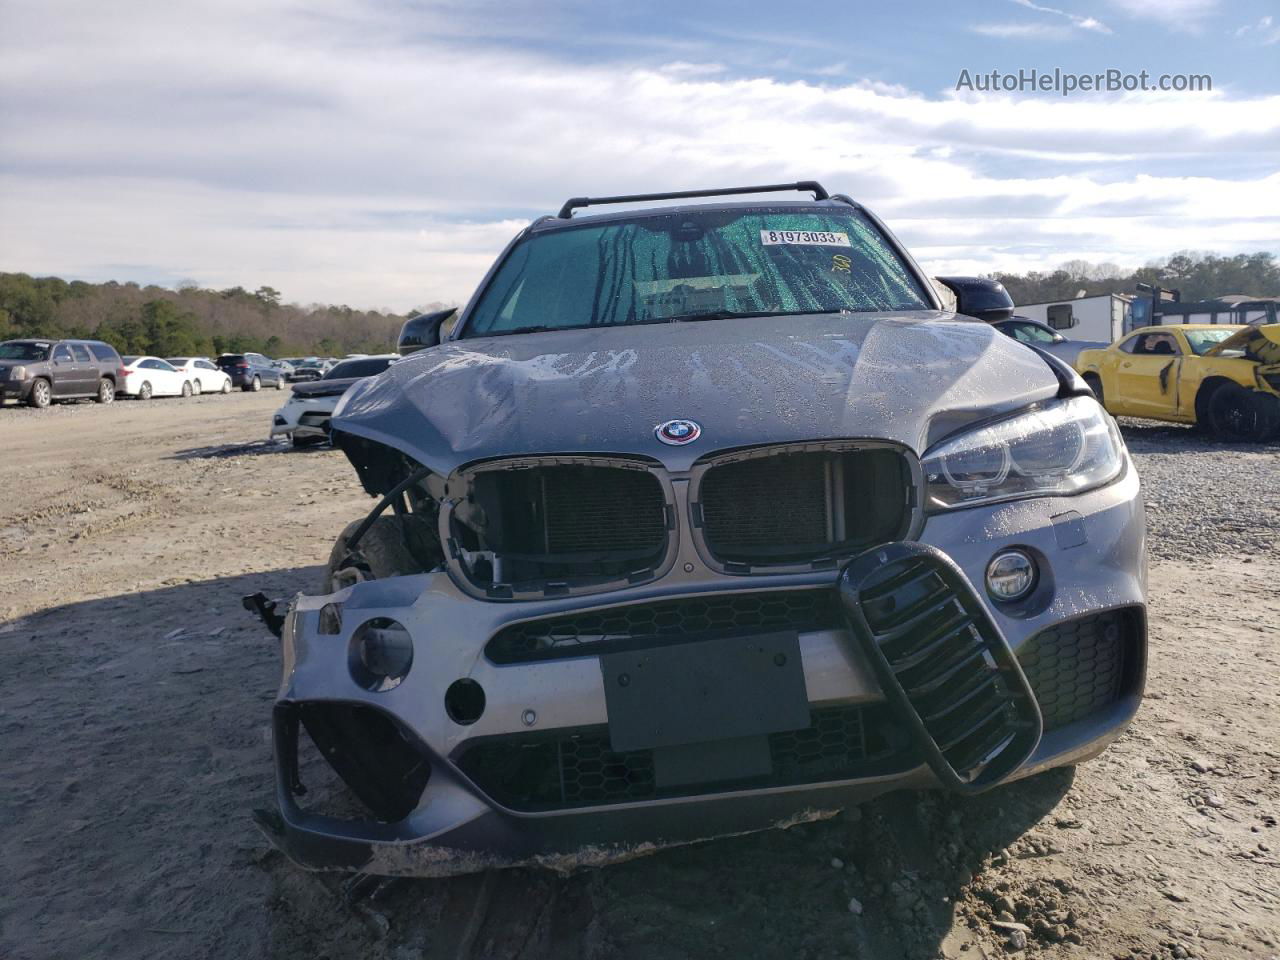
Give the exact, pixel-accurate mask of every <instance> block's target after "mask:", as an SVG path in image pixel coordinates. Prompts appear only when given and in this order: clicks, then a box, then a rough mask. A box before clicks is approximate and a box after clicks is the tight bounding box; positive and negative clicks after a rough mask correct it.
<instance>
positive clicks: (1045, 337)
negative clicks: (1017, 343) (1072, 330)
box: [1009, 323, 1066, 343]
mask: <svg viewBox="0 0 1280 960" xmlns="http://www.w3.org/2000/svg"><path fill="white" fill-rule="evenodd" d="M1009 328H1011V329H1012V332H1013V336H1014V339H1016V340H1021V341H1022V342H1023V343H1062V342H1063V341H1064V340H1066V337H1063V336H1060V335H1058V334H1056V333H1054V332H1053V331H1052V330H1046V329H1045V328H1044V327H1037V326H1036V325H1035V324H1034V323H1012V324H1009Z"/></svg>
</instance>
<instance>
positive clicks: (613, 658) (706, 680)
mask: <svg viewBox="0 0 1280 960" xmlns="http://www.w3.org/2000/svg"><path fill="white" fill-rule="evenodd" d="M600 670H601V672H602V673H603V674H604V689H605V705H606V707H607V708H608V711H609V739H610V745H611V747H612V748H613V750H615V751H617V752H619V753H622V752H626V751H629V750H649V749H655V748H659V747H674V746H680V745H682V744H690V743H705V742H707V741H714V740H732V739H737V738H743V737H758V736H764V735H767V734H770V733H777V732H780V731H783V730H800V729H803V728H805V727H807V726H809V722H810V720H809V697H808V693H807V691H806V689H805V683H804V665H803V663H802V661H801V659H800V638H799V636H798V635H797V634H796V632H795V631H781V632H777V633H767V634H756V635H753V636H749V637H722V638H716V639H711V640H698V641H694V642H691V643H677V644H670V645H667V646H659V647H651V648H649V649H646V650H632V651H628V652H624V653H610V654H605V655H604V656H602V657H601V658H600Z"/></svg>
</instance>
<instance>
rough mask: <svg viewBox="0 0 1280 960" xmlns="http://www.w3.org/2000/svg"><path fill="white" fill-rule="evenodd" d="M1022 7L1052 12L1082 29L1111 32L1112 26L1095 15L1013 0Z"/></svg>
mask: <svg viewBox="0 0 1280 960" xmlns="http://www.w3.org/2000/svg"><path fill="white" fill-rule="evenodd" d="M1013 2H1014V3H1016V4H1017V5H1018V6H1020V7H1026V8H1027V9H1028V10H1035V11H1037V12H1039V13H1051V14H1053V15H1054V16H1055V17H1062V18H1063V19H1065V20H1068V21H1070V22H1071V24H1072V25H1073V26H1075V27H1077V28H1079V29H1080V30H1090V31H1092V32H1094V33H1110V32H1111V28H1110V27H1108V26H1107V25H1106V24H1105V23H1103V22H1102V21H1101V20H1097V19H1095V18H1094V17H1082V16H1080V15H1078V14H1075V13H1068V12H1067V11H1066V10H1060V9H1058V8H1057V7H1045V6H1041V5H1040V4H1038V3H1033V2H1032V0H1013Z"/></svg>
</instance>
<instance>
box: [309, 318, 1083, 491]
mask: <svg viewBox="0 0 1280 960" xmlns="http://www.w3.org/2000/svg"><path fill="white" fill-rule="evenodd" d="M1057 390H1058V381H1057V379H1056V377H1055V376H1054V374H1053V372H1052V371H1051V370H1050V368H1049V366H1048V364H1047V363H1046V362H1045V361H1044V360H1043V359H1042V358H1041V357H1040V356H1038V355H1037V354H1036V353H1035V351H1032V350H1029V349H1027V348H1026V347H1025V346H1023V345H1022V344H1020V343H1018V342H1017V341H1014V340H1011V339H1009V338H1008V337H1006V336H1005V335H1004V334H1002V333H1000V332H999V331H997V330H995V329H994V328H993V327H991V326H989V325H988V324H986V323H980V322H977V321H973V320H969V319H967V318H963V317H957V316H955V315H954V314H947V313H938V312H934V311H927V312H925V311H922V312H915V313H907V314H888V315H883V316H867V315H863V314H858V315H853V314H831V315H801V316H787V317H760V318H743V319H728V320H712V321H702V322H697V323H673V324H654V325H631V326H618V327H597V328H594V329H585V330H565V331H557V332H550V333H537V334H521V335H516V336H509V337H491V338H482V339H468V340H457V341H452V342H448V343H445V344H443V345H441V346H439V347H434V348H430V349H427V350H421V351H418V352H417V353H415V354H412V355H411V356H410V357H408V358H407V359H405V360H401V361H399V362H398V363H395V364H392V366H391V367H390V368H389V369H388V370H387V371H386V372H385V373H383V374H381V375H380V376H377V377H373V378H370V379H368V380H365V381H363V382H361V383H360V384H358V385H357V386H356V387H355V388H354V389H352V390H351V391H349V392H348V393H347V395H346V396H345V397H344V398H343V400H342V402H341V403H340V404H339V405H338V408H337V410H336V412H335V418H334V422H333V426H334V428H335V429H337V430H340V431H345V432H347V433H350V434H354V435H356V436H361V437H365V438H367V439H370V440H375V441H378V442H380V443H384V444H387V445H388V446H391V447H393V448H395V449H397V450H400V451H402V452H404V453H406V454H408V455H409V456H411V457H413V458H414V459H415V460H417V461H418V462H420V463H422V464H424V465H426V466H429V467H431V468H432V469H433V470H435V471H437V472H439V473H449V472H452V471H453V470H455V469H456V468H458V467H459V466H462V465H465V464H467V463H471V462H473V461H477V460H483V459H487V458H492V457H506V456H521V455H533V454H551V453H598V454H623V455H641V456H647V457H649V458H652V459H654V460H658V461H660V462H662V463H663V464H665V465H666V466H667V468H668V469H671V470H683V469H688V467H689V466H690V465H691V464H692V463H693V461H694V460H696V459H698V458H700V457H702V456H705V455H706V454H708V453H711V452H713V451H716V450H723V449H728V448H733V447H742V446H750V445H756V444H770V443H788V442H795V441H803V440H830V439H842V438H854V437H865V438H878V439H886V440H892V441H897V442H899V443H902V444H905V445H907V446H908V447H910V448H912V449H913V450H915V451H917V452H922V451H923V450H924V449H925V448H926V447H927V446H929V445H930V444H931V443H933V442H934V441H936V440H937V439H939V438H940V437H942V436H944V435H946V434H948V433H951V432H952V431H954V430H955V429H957V428H958V427H961V426H963V425H965V424H967V423H971V422H973V421H975V420H980V419H985V418H988V417H991V416H993V415H995V414H999V413H1003V412H1006V411H1011V410H1015V409H1017V408H1019V407H1022V406H1025V405H1026V404H1028V403H1032V402H1034V401H1038V400H1043V399H1046V398H1048V397H1051V396H1053V395H1054V394H1055V393H1056V392H1057ZM674 419H689V420H694V421H696V422H697V423H698V424H699V425H700V426H701V427H702V434H701V436H700V437H699V438H698V440H696V441H695V442H693V443H691V444H689V445H688V446H684V447H673V446H668V445H665V444H663V443H661V442H660V441H659V440H658V439H657V437H656V436H655V428H656V427H657V426H658V425H659V424H661V423H664V422H665V421H668V420H674Z"/></svg>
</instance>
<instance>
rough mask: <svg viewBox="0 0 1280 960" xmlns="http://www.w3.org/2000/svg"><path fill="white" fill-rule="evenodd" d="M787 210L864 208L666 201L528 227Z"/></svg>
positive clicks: (834, 203)
mask: <svg viewBox="0 0 1280 960" xmlns="http://www.w3.org/2000/svg"><path fill="white" fill-rule="evenodd" d="M780 209H781V210H786V211H788V212H795V213H805V212H811V213H830V212H832V211H837V212H842V213H850V212H861V211H862V207H861V206H860V205H859V204H857V203H854V202H853V201H852V200H849V199H847V198H843V197H839V198H837V197H832V198H831V199H829V200H750V201H737V202H733V203H726V202H724V201H719V202H714V203H683V204H675V205H671V204H666V205H658V206H652V207H624V208H623V209H621V210H608V211H605V212H603V213H584V214H580V215H577V216H573V217H552V216H546V217H539V218H538V219H537V220H535V221H534V222H533V223H532V224H530V226H529V232H530V233H553V232H555V231H557V230H564V229H568V228H572V227H576V226H583V225H585V224H606V223H618V222H623V221H628V220H642V219H647V218H649V217H669V216H678V215H680V214H685V213H707V212H708V211H715V210H742V211H744V212H745V211H750V210H761V211H764V210H780Z"/></svg>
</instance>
